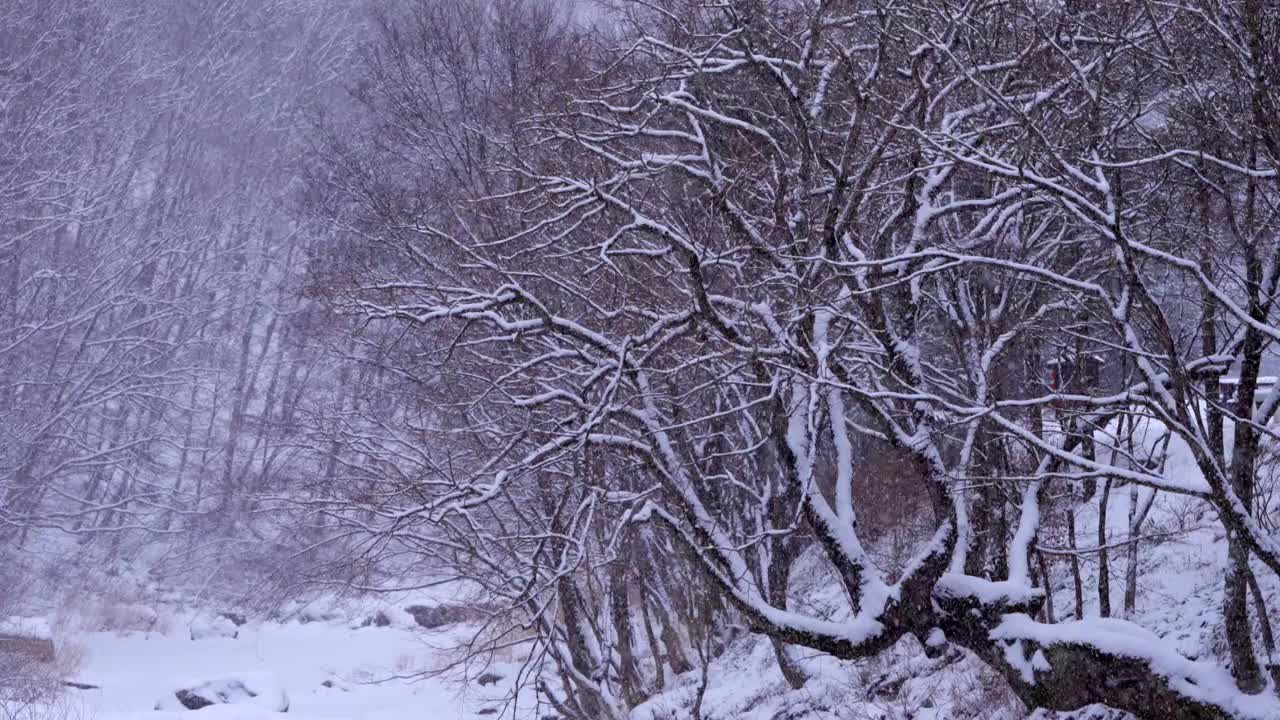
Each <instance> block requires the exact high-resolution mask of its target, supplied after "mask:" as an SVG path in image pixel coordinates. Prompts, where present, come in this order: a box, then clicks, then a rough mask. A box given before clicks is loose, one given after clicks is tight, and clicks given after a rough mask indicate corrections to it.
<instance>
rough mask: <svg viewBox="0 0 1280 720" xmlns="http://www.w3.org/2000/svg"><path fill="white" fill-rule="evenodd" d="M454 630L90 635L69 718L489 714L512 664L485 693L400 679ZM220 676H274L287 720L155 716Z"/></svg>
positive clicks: (336, 628)
mask: <svg viewBox="0 0 1280 720" xmlns="http://www.w3.org/2000/svg"><path fill="white" fill-rule="evenodd" d="M458 632H460V631H457V630H455V631H453V632H452V633H450V632H442V631H434V632H433V631H425V630H421V629H409V628H395V627H368V628H358V629H353V628H350V627H348V626H345V625H343V624H341V623H323V622H313V623H308V624H299V623H296V622H289V623H263V624H256V625H255V624H250V625H246V626H243V627H241V628H239V637H237V638H234V639H232V638H224V637H217V638H206V639H201V640H195V641H193V640H191V639H190V637H189V631H188V628H187V627H186V626H177V627H175V628H173V629H171V630H170V631H168V632H166V633H157V632H132V633H107V632H97V633H91V634H89V635H87V636H85V637H84V638H83V639H82V642H83V650H84V657H83V660H82V664H81V668H80V670H79V671H78V672H77V674H76V677H75V679H76V680H77V681H79V682H83V683H87V684H92V685H96V686H99V688H100V689H96V690H84V691H71V693H72V694H71V696H70V697H69V699H68V701H67V703H68V706H69V707H70V708H71V709H72V710H73V713H72V714H73V715H74V716H79V717H83V718H100V719H102V720H135V719H136V720H171V719H173V718H180V717H186V718H188V720H193V719H198V720H260V719H262V718H271V717H274V718H280V717H288V718H295V719H296V718H352V719H354V720H405V719H408V718H413V719H414V720H434V719H439V720H454V719H457V720H471V719H472V718H479V717H487V718H492V717H495V716H496V715H497V713H495V712H493V711H494V710H495V709H498V708H500V707H501V706H502V698H503V696H504V694H505V693H506V691H507V690H509V688H510V678H511V677H512V676H513V674H514V672H515V671H516V667H515V666H495V667H494V668H493V671H494V672H495V674H499V675H503V676H504V678H503V679H502V680H499V681H497V682H496V683H492V684H487V685H486V686H485V687H484V688H480V687H478V686H474V685H473V686H471V687H465V686H463V684H462V683H460V682H456V681H452V680H446V679H442V678H440V677H428V678H408V677H406V676H409V675H413V674H415V673H419V672H421V671H423V670H428V669H432V668H433V667H434V666H436V665H438V664H439V662H441V660H442V658H444V657H447V656H448V655H449V653H448V651H447V650H445V649H444V648H447V647H449V646H451V645H452V643H453V641H454V640H455V639H456V634H457V633H458ZM225 676H232V677H235V676H249V677H253V678H258V679H261V678H263V677H266V678H271V677H272V676H274V680H275V683H276V684H278V686H279V688H280V689H281V690H283V691H284V693H285V694H286V695H287V697H288V701H289V709H288V715H285V716H281V715H278V714H276V713H273V712H268V711H266V710H263V709H261V708H258V707H255V706H253V705H225V706H214V707H209V708H204V709H201V710H197V711H189V710H178V711H167V712H164V711H156V710H155V709H154V708H155V707H156V705H157V703H158V702H159V701H162V700H164V701H166V703H167V704H168V705H172V704H173V703H172V700H173V693H174V690H175V689H177V688H180V687H185V686H188V685H190V684H192V683H199V682H203V681H207V680H209V679H216V678H220V677H225ZM259 681H260V682H261V680H259ZM485 710H489V712H488V713H487V714H485ZM193 712H195V713H198V714H195V715H193V714H192V713H193ZM522 714H525V715H527V713H522ZM504 717H510V714H509V713H508V714H507V715H505V716H504Z"/></svg>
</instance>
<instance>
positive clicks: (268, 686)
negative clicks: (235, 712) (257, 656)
mask: <svg viewBox="0 0 1280 720" xmlns="http://www.w3.org/2000/svg"><path fill="white" fill-rule="evenodd" d="M211 705H250V706H253V707H256V708H260V709H262V710H267V711H270V712H288V710H289V698H288V696H286V695H285V693H284V690H282V689H281V688H280V683H279V682H277V681H276V677H275V675H274V674H272V673H269V672H261V671H259V672H241V673H232V674H229V675H224V676H222V677H218V678H214V679H212V680H205V681H203V682H195V683H185V684H184V686H183V687H180V688H178V689H177V690H175V691H174V692H173V694H172V695H170V696H167V697H164V698H162V699H161V700H160V701H159V702H157V703H156V706H155V708H156V710H182V709H184V708H185V709H187V710H199V709H201V708H205V707H209V706H211ZM201 717H203V716H201Z"/></svg>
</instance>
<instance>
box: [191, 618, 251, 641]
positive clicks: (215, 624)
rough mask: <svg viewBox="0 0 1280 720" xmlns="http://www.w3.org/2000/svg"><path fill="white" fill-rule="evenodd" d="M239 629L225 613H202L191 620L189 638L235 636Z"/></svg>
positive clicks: (238, 634) (238, 633)
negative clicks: (210, 614) (211, 614)
mask: <svg viewBox="0 0 1280 720" xmlns="http://www.w3.org/2000/svg"><path fill="white" fill-rule="evenodd" d="M239 636H240V630H239V628H238V627H236V623H235V621H234V620H232V619H231V618H229V617H227V616H226V615H214V616H208V615H202V616H199V617H197V618H196V619H194V620H192V621H191V639H192V640H205V639H207V638H233V639H234V638H237V637H239Z"/></svg>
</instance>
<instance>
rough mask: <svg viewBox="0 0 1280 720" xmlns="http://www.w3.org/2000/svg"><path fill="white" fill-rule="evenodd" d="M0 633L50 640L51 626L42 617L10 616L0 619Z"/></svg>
mask: <svg viewBox="0 0 1280 720" xmlns="http://www.w3.org/2000/svg"><path fill="white" fill-rule="evenodd" d="M0 635H7V636H9V637H17V638H26V639H29V640H52V639H53V628H52V627H51V626H50V625H49V621H48V620H46V619H45V618H42V617H10V618H7V619H4V620H0Z"/></svg>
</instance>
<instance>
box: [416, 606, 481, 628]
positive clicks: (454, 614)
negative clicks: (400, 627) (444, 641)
mask: <svg viewBox="0 0 1280 720" xmlns="http://www.w3.org/2000/svg"><path fill="white" fill-rule="evenodd" d="M404 610H405V612H407V613H409V614H410V615H412V616H413V620H414V622H416V623H417V624H418V625H420V626H421V627H424V628H428V629H431V628H438V627H442V626H444V625H452V624H453V623H460V622H466V621H467V620H473V619H475V617H476V612H475V611H474V610H473V609H471V608H468V607H465V606H463V605H409V606H407V607H405V609H404Z"/></svg>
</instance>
